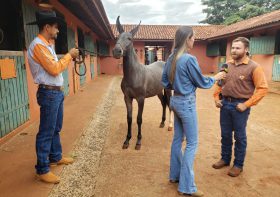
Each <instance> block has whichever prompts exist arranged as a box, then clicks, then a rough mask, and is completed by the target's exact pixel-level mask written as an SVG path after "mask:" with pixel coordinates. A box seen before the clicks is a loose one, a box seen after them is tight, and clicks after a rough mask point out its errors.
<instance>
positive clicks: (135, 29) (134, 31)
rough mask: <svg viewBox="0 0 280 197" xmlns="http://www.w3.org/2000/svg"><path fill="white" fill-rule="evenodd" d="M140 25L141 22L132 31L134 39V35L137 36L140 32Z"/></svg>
mask: <svg viewBox="0 0 280 197" xmlns="http://www.w3.org/2000/svg"><path fill="white" fill-rule="evenodd" d="M140 24H141V21H140V23H139V24H138V25H137V26H136V27H135V28H134V29H132V30H131V31H130V33H131V34H132V37H134V35H135V34H136V33H137V31H138V30H139V26H140Z"/></svg>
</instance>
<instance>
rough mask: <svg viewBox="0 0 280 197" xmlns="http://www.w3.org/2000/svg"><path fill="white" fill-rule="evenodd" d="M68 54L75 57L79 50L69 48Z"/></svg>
mask: <svg viewBox="0 0 280 197" xmlns="http://www.w3.org/2000/svg"><path fill="white" fill-rule="evenodd" d="M69 54H70V55H71V57H72V58H76V57H78V55H79V50H78V49H75V48H72V49H70V51H69Z"/></svg>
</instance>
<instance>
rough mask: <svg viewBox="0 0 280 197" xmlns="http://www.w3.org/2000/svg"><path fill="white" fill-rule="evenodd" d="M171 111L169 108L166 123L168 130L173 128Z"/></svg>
mask: <svg viewBox="0 0 280 197" xmlns="http://www.w3.org/2000/svg"><path fill="white" fill-rule="evenodd" d="M173 118H174V117H173V111H172V110H171V109H169V123H168V131H172V130H173Z"/></svg>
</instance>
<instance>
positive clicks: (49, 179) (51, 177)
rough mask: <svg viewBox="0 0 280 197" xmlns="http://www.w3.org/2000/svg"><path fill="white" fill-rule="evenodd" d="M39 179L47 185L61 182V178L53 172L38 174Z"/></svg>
mask: <svg viewBox="0 0 280 197" xmlns="http://www.w3.org/2000/svg"><path fill="white" fill-rule="evenodd" d="M37 177H38V179H39V180H40V181H43V182H45V183H54V184H57V183H59V182H60V179H59V177H58V176H56V175H55V174H54V173H52V172H47V173H46V174H37Z"/></svg>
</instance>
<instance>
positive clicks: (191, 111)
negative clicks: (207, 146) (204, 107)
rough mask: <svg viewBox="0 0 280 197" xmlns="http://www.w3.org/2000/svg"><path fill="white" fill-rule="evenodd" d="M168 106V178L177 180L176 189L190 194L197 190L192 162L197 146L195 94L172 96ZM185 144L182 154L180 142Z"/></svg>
mask: <svg viewBox="0 0 280 197" xmlns="http://www.w3.org/2000/svg"><path fill="white" fill-rule="evenodd" d="M170 107H171V109H172V110H173V111H174V137H173V142H172V146H171V158H170V175H169V179H170V180H179V187H178V191H179V192H182V193H187V194H191V193H194V192H196V191H197V188H196V185H195V182H194V171H193V162H194V158H195V154H196V150H197V146H198V127H197V114H196V97H195V94H192V95H189V96H172V97H171V99H170ZM184 137H186V140H187V145H186V148H185V151H184V154H182V143H183V141H184Z"/></svg>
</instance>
